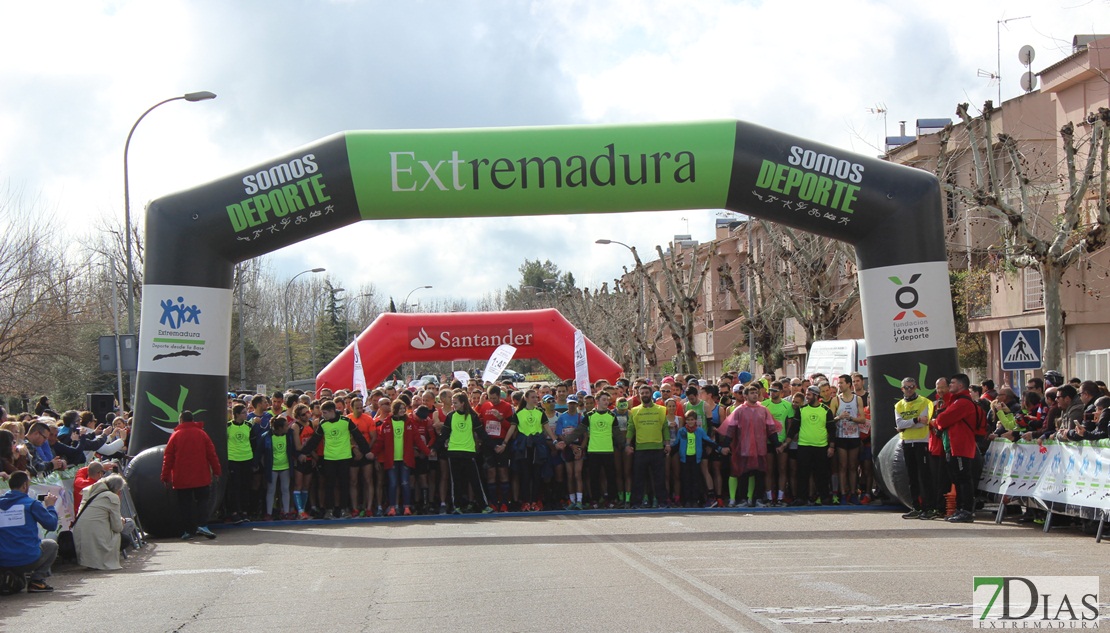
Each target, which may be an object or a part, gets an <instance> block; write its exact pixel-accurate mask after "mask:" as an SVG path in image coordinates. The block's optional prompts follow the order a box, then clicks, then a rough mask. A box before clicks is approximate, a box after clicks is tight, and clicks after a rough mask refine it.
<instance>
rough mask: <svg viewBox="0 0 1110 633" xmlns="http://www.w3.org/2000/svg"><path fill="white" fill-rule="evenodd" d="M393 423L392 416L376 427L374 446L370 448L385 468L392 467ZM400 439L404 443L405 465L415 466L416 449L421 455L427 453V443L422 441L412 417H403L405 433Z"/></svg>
mask: <svg viewBox="0 0 1110 633" xmlns="http://www.w3.org/2000/svg"><path fill="white" fill-rule="evenodd" d="M393 423H394V420H393V418H387V419H385V420H383V421H382V425H381V428H379V429H378V437H377V439H375V440H374V446H373V447H371V449H370V450H372V451H373V452H374V455H375V456H376V457H377V458H378V462H379V463H381V465H382V468H384V469H385V470H389V469H390V468H393V461H394V460H393ZM401 441H402V442H404V445H405V458H404V461H405V466H408V467H409V468H416V451H417V450H419V451H420V453H421V454H422V455H427V454H428V444H427V442H425V441H424V436H423V435H422V434H421V433H420V431H419V430H418V429H417V428H416V423H415V422H413V421H412V418H406V419H405V434H404V435H403V436H402V438H401Z"/></svg>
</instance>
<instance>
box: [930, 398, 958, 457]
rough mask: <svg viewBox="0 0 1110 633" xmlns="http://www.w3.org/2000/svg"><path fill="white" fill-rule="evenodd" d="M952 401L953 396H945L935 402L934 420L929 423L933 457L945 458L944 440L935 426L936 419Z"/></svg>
mask: <svg viewBox="0 0 1110 633" xmlns="http://www.w3.org/2000/svg"><path fill="white" fill-rule="evenodd" d="M951 399H952V394H944V396H943V397H941V399H940V400H934V401H933V419H932V420H931V421H930V422H929V454H930V455H932V456H933V457H944V440H942V439H941V437H940V431H938V430H937V429H936V427H935V426H934V425H935V424H936V417H937V416H938V415H940V412H941V411H944V407H945V405H947V404H948V402H949V401H950V400H951Z"/></svg>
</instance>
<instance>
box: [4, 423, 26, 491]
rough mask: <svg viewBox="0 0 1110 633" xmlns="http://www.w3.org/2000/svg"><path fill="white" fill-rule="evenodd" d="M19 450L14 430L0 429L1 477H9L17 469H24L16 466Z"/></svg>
mask: <svg viewBox="0 0 1110 633" xmlns="http://www.w3.org/2000/svg"><path fill="white" fill-rule="evenodd" d="M17 450H18V449H17V447H16V444H15V436H14V435H12V432H11V431H8V430H4V429H0V479H7V478H8V476H9V475H11V474H12V473H14V472H15V471H17V470H22V469H21V468H19V467H17V466H16V458H17V457H18V456H17V454H16V452H17Z"/></svg>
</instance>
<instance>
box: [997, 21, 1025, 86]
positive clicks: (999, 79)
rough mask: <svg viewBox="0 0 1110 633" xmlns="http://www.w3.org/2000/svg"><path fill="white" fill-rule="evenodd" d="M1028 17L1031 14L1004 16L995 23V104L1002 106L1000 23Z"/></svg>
mask: <svg viewBox="0 0 1110 633" xmlns="http://www.w3.org/2000/svg"><path fill="white" fill-rule="evenodd" d="M1030 17H1032V16H1028V15H1023V16H1021V17H1020V18H1006V19H1005V20H999V21H998V23H997V24H996V25H995V44H996V48H997V50H996V54H997V55H998V67H997V72H995V74H994V78H995V79H997V80H998V103H997V104H995V105H997V106H1000V107H1001V106H1002V25H1003V24H1006V23H1007V22H1013V21H1015V20H1028V19H1029V18H1030Z"/></svg>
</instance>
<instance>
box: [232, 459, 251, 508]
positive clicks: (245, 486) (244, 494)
mask: <svg viewBox="0 0 1110 633" xmlns="http://www.w3.org/2000/svg"><path fill="white" fill-rule="evenodd" d="M253 467H254V462H228V463H227V511H228V513H229V514H243V513H245V512H246V511H247V508H250V507H252V506H251V503H250V497H251V476H252V474H253V473H252V470H253Z"/></svg>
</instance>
